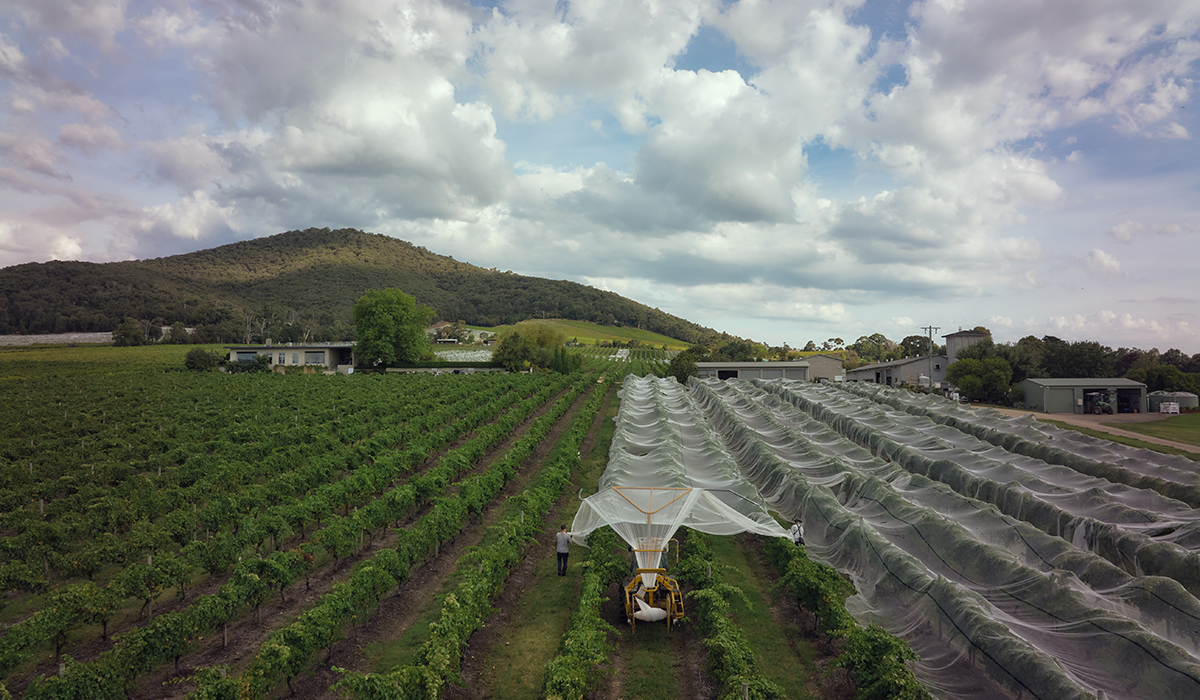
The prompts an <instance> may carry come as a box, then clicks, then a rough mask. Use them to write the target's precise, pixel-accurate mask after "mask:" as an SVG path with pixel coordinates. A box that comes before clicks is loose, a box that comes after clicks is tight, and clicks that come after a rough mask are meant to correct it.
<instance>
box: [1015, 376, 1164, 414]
mask: <svg viewBox="0 0 1200 700" xmlns="http://www.w3.org/2000/svg"><path fill="white" fill-rule="evenodd" d="M1018 386H1019V387H1021V390H1022V391H1024V392H1025V406H1026V407H1028V408H1032V409H1035V410H1038V411H1045V412H1046V413H1094V412H1095V406H1096V405H1097V404H1096V401H1094V400H1093V397H1096V396H1100V397H1104V399H1105V401H1107V402H1108V403H1110V404H1111V406H1112V412H1113V413H1145V412H1146V385H1145V384H1142V383H1141V382H1135V381H1133V380H1132V379H1026V380H1025V381H1023V382H1021V383H1020V384H1018Z"/></svg>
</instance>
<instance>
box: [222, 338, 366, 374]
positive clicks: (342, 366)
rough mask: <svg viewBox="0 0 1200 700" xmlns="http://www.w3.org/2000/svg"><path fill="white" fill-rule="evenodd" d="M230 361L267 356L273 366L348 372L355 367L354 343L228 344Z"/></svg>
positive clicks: (226, 347) (245, 360)
mask: <svg viewBox="0 0 1200 700" xmlns="http://www.w3.org/2000/svg"><path fill="white" fill-rule="evenodd" d="M225 349H226V350H228V351H229V361H230V362H250V361H252V360H253V359H254V358H255V357H256V356H258V355H266V356H267V357H269V358H270V359H271V364H272V365H283V366H291V365H322V366H323V367H324V369H326V370H337V371H338V372H348V371H349V370H350V369H351V368H353V367H354V364H355V363H354V343H288V344H287V345H226V346H225Z"/></svg>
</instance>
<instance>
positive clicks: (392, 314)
mask: <svg viewBox="0 0 1200 700" xmlns="http://www.w3.org/2000/svg"><path fill="white" fill-rule="evenodd" d="M353 314H354V329H355V332H356V333H357V335H358V342H357V345H356V346H355V351H356V353H357V354H358V362H359V364H361V365H364V366H366V367H373V366H375V365H379V364H382V365H385V366H386V365H392V364H396V363H398V362H420V361H421V360H424V359H428V358H430V357H431V356H432V354H433V353H432V350H431V349H430V345H429V336H427V335H425V328H426V326H428V325H429V324H430V322H432V321H433V309H430V308H429V307H428V306H424V305H418V304H417V301H416V299H414V298H413V297H411V296H409V295H408V294H405V293H404V292H402V291H400V290H399V289H393V288H389V289H382V290H377V289H373V290H371V291H369V292H367V293H366V294H364V295H362V296H361V297H359V299H358V301H356V302H355V303H354V310H353Z"/></svg>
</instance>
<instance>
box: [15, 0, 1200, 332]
mask: <svg viewBox="0 0 1200 700" xmlns="http://www.w3.org/2000/svg"><path fill="white" fill-rule="evenodd" d="M5 7H6V8H7V9H0V265H3V266H7V265H12V264H16V263H22V262H29V261H45V260H50V259H60V260H90V261H96V262H104V261H111V260H123V259H130V258H146V257H157V256H163V255H171V254H176V253H183V252H188V251H193V250H198V249H202V248H210V247H214V246H217V245H221V244H223V243H228V242H232V241H238V240H244V239H248V238H254V237H259V236H265V235H271V234H274V233H279V232H282V231H287V230H291V229H300V228H308V227H325V226H328V227H331V228H341V227H353V228H359V229H362V230H365V231H372V232H377V233H384V234H387V235H391V236H395V237H397V238H402V239H404V240H408V241H411V242H413V243H416V244H418V245H422V246H425V247H427V248H429V249H430V250H432V251H434V252H437V253H441V254H444V255H453V256H454V257H455V258H457V259H459V260H464V261H467V262H471V263H474V264H476V265H480V266H483V267H497V268H500V269H510V270H513V271H515V272H519V273H522V274H527V275H535V276H539V277H547V278H555V279H572V280H576V281H579V282H583V283H585V284H590V285H593V286H595V287H599V288H602V289H608V290H612V291H615V292H618V293H620V294H623V295H625V296H628V297H631V298H633V299H636V300H638V301H641V302H643V303H646V304H650V305H652V306H657V307H659V308H661V309H663V310H665V311H669V312H671V313H674V314H677V315H679V316H683V317H685V318H687V319H689V320H692V321H696V322H698V323H701V324H704V325H707V326H711V327H714V328H717V329H719V330H724V331H728V332H730V333H734V334H737V335H741V336H744V337H751V338H754V339H756V340H760V341H766V342H769V343H772V344H783V343H785V342H786V343H789V344H791V345H792V346H794V347H799V346H801V345H803V344H804V343H805V342H806V341H807V340H810V339H811V340H816V341H817V342H818V344H819V343H820V342H821V341H823V340H825V339H826V338H831V337H835V336H836V337H841V338H844V339H846V340H847V341H849V342H852V341H853V340H854V339H856V338H857V337H859V336H861V335H865V334H870V333H875V332H880V333H883V334H884V335H886V336H888V337H889V338H892V339H897V340H898V339H900V338H903V337H904V336H907V335H913V334H921V333H922V331H921V330H920V327H921V326H927V325H933V326H939V327H940V328H941V331H940V333H939V334H944V333H947V332H951V331H954V330H957V329H958V328H959V327H960V326H961V327H964V328H970V327H974V326H976V325H984V326H987V327H989V328H990V329H992V331H993V334H994V335H995V337H996V338H997V339H998V340H1015V339H1017V338H1020V337H1022V336H1025V335H1029V334H1033V335H1037V336H1042V335H1046V334H1050V335H1056V336H1059V337H1061V338H1064V339H1067V340H1098V341H1100V342H1102V343H1104V344H1106V345H1110V346H1113V347H1117V346H1136V347H1141V348H1146V349H1148V348H1150V347H1158V348H1160V349H1162V350H1165V349H1167V348H1168V347H1178V348H1180V349H1182V350H1184V351H1186V352H1188V353H1189V354H1190V353H1196V352H1200V281H1198V280H1197V270H1198V268H1200V186H1198V185H1200V182H1198V180H1200V149H1198V148H1197V145H1196V144H1197V137H1200V120H1198V119H1197V112H1200V105H1197V104H1196V101H1195V99H1194V95H1195V90H1196V87H1197V85H1196V83H1195V80H1196V78H1197V71H1198V70H1200V62H1198V59H1200V3H1197V2H1195V0H1002V1H994V2H993V1H972V0H929V1H928V2H914V3H911V4H905V3H902V2H892V1H890V0H886V1H880V2H875V1H867V2H863V1H857V2H856V1H853V0H851V1H848V2H840V1H836V0H835V1H833V2H811V1H809V0H778V1H771V0H742V1H741V2H722V1H720V0H713V1H709V0H695V1H688V0H680V1H678V2H675V1H673V0H582V1H575V0H557V2H555V1H554V0H512V1H511V2H500V3H497V4H494V5H493V4H486V3H473V4H467V3H465V2H454V1H449V0H448V1H445V2H435V1H432V0H416V1H412V0H408V1H406V0H394V1H393V0H324V1H321V0H277V1H273V2H256V1H255V0H196V1H193V2H189V1H188V0H154V1H147V2H143V1H141V0H16V2H15V4H14V3H12V2H9V3H5Z"/></svg>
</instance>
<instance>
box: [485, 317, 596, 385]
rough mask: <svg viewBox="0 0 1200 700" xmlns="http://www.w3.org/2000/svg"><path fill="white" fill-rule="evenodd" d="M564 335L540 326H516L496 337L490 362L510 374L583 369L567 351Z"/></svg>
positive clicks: (567, 371)
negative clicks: (531, 370) (497, 341)
mask: <svg viewBox="0 0 1200 700" xmlns="http://www.w3.org/2000/svg"><path fill="white" fill-rule="evenodd" d="M565 343H566V336H564V335H563V334H562V333H561V332H559V331H557V330H555V329H553V328H551V327H549V326H545V325H542V324H537V323H518V324H517V325H515V326H513V327H512V328H509V329H507V330H505V331H504V332H503V333H502V334H501V335H500V343H499V344H498V345H497V346H496V351H495V352H494V353H492V359H493V360H495V361H496V362H499V363H500V364H502V365H504V368H505V369H507V370H508V371H510V372H522V371H526V370H530V369H551V370H554V371H556V372H561V373H563V374H568V373H570V372H576V371H579V370H581V369H582V367H583V358H582V357H581V356H579V355H573V354H570V353H568V352H567V350H566V347H565V346H564V345H565Z"/></svg>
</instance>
